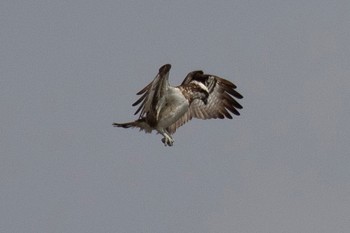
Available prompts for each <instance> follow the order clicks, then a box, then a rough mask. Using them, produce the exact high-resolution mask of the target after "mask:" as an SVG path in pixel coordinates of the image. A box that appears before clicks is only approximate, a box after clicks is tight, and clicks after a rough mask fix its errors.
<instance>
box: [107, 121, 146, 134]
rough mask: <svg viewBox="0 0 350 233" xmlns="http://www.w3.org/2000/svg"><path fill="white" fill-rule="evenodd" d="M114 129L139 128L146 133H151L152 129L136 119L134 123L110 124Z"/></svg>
mask: <svg viewBox="0 0 350 233" xmlns="http://www.w3.org/2000/svg"><path fill="white" fill-rule="evenodd" d="M112 125H113V126H114V127H122V128H126V129H127V128H135V127H136V128H140V130H144V131H146V133H151V132H152V127H151V126H149V124H147V123H146V121H145V120H144V119H138V120H136V121H132V122H127V123H116V122H114V123H113V124H112Z"/></svg>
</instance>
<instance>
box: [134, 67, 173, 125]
mask: <svg viewBox="0 0 350 233" xmlns="http://www.w3.org/2000/svg"><path fill="white" fill-rule="evenodd" d="M170 68H171V65H170V64H166V65H163V66H162V67H160V68H159V73H158V74H157V76H156V77H155V78H154V79H153V81H152V82H151V83H149V84H148V85H147V86H146V87H144V88H143V89H142V90H141V91H139V92H138V93H137V95H142V96H141V97H140V98H139V99H138V100H137V101H136V102H135V103H133V104H132V106H136V105H138V104H140V103H141V105H140V106H139V108H138V109H137V110H136V112H135V115H136V114H138V113H139V112H140V111H141V113H140V118H142V117H144V116H145V115H146V113H147V112H149V111H153V112H155V111H156V109H155V108H156V106H157V102H158V100H159V99H160V98H161V97H162V96H163V95H164V93H165V91H166V90H167V88H168V87H169V71H170Z"/></svg>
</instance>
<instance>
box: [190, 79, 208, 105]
mask: <svg viewBox="0 0 350 233" xmlns="http://www.w3.org/2000/svg"><path fill="white" fill-rule="evenodd" d="M191 84H192V85H191V87H192V97H193V99H200V100H202V101H203V103H204V104H205V105H207V104H208V97H209V91H208V88H207V86H205V85H204V84H203V83H201V82H198V81H192V82H191Z"/></svg>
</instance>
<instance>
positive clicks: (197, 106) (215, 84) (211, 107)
mask: <svg viewBox="0 0 350 233" xmlns="http://www.w3.org/2000/svg"><path fill="white" fill-rule="evenodd" d="M192 81H197V82H198V81H199V82H201V83H203V84H204V85H205V86H206V87H207V88H208V90H209V96H208V102H207V104H204V102H203V101H201V100H198V99H196V100H194V101H193V102H192V103H191V105H190V108H189V110H188V111H187V112H186V113H185V114H184V115H183V116H182V117H181V118H180V119H179V120H178V121H177V122H175V123H174V124H173V125H171V126H170V127H169V128H168V131H169V133H171V134H173V133H175V131H176V129H177V128H179V127H180V126H182V125H184V124H185V123H186V122H188V121H189V120H191V119H192V118H193V117H194V118H198V119H204V120H205V119H217V118H219V119H224V118H228V119H232V115H231V114H234V115H240V113H239V111H238V109H242V108H243V107H242V105H241V104H239V103H238V102H237V100H236V99H242V98H243V96H242V95H241V94H240V93H239V92H237V91H236V90H235V89H236V88H237V86H236V85H235V84H233V83H232V82H230V81H228V80H226V79H223V78H220V77H218V76H215V75H210V74H204V73H203V71H201V70H197V71H192V72H190V73H189V74H188V75H187V76H186V78H185V79H184V81H183V82H182V84H181V85H186V84H189V83H190V82H192Z"/></svg>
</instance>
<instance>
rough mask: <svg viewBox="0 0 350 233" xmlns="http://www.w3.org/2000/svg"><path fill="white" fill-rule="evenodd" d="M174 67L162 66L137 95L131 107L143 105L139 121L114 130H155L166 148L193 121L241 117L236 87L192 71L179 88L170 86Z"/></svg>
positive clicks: (119, 125) (114, 124)
mask: <svg viewBox="0 0 350 233" xmlns="http://www.w3.org/2000/svg"><path fill="white" fill-rule="evenodd" d="M170 68H171V65H170V64H166V65H163V66H162V67H160V69H159V73H158V74H157V76H156V77H155V78H154V80H153V81H152V82H151V83H150V84H148V85H147V86H146V87H145V88H143V89H142V90H141V91H139V92H138V93H137V95H142V96H141V97H140V98H139V99H138V100H137V101H136V102H135V103H134V104H133V105H132V106H136V105H138V104H141V105H140V106H139V108H138V109H137V111H136V112H135V115H136V114H138V113H139V112H140V116H139V118H138V119H137V120H135V121H132V122H128V123H113V126H115V127H123V128H130V127H132V128H134V127H137V128H139V129H140V130H145V132H146V133H151V132H152V130H156V131H157V132H158V133H160V134H161V135H163V137H164V138H163V139H162V142H163V143H164V145H165V146H172V145H173V143H174V139H173V138H172V136H171V135H172V134H174V133H175V131H176V129H177V128H179V127H180V126H182V125H183V124H185V123H186V122H187V121H189V120H191V119H192V118H193V117H194V118H199V119H204V120H205V119H211V118H214V119H216V118H219V119H223V118H229V119H232V116H231V114H230V113H233V114H235V115H239V112H238V111H237V109H242V106H241V105H240V104H239V103H238V102H237V101H236V100H235V99H234V98H233V97H235V98H237V99H242V98H243V96H242V95H241V94H240V93H238V92H237V91H236V90H235V89H236V85H234V84H233V83H232V82H230V81H228V80H226V79H223V78H220V77H217V76H215V75H210V74H204V73H203V71H201V70H197V71H192V72H190V73H189V74H188V75H187V76H186V78H185V79H184V81H183V82H182V83H181V85H180V86H176V87H174V86H170V84H169V81H168V79H169V71H170Z"/></svg>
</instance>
